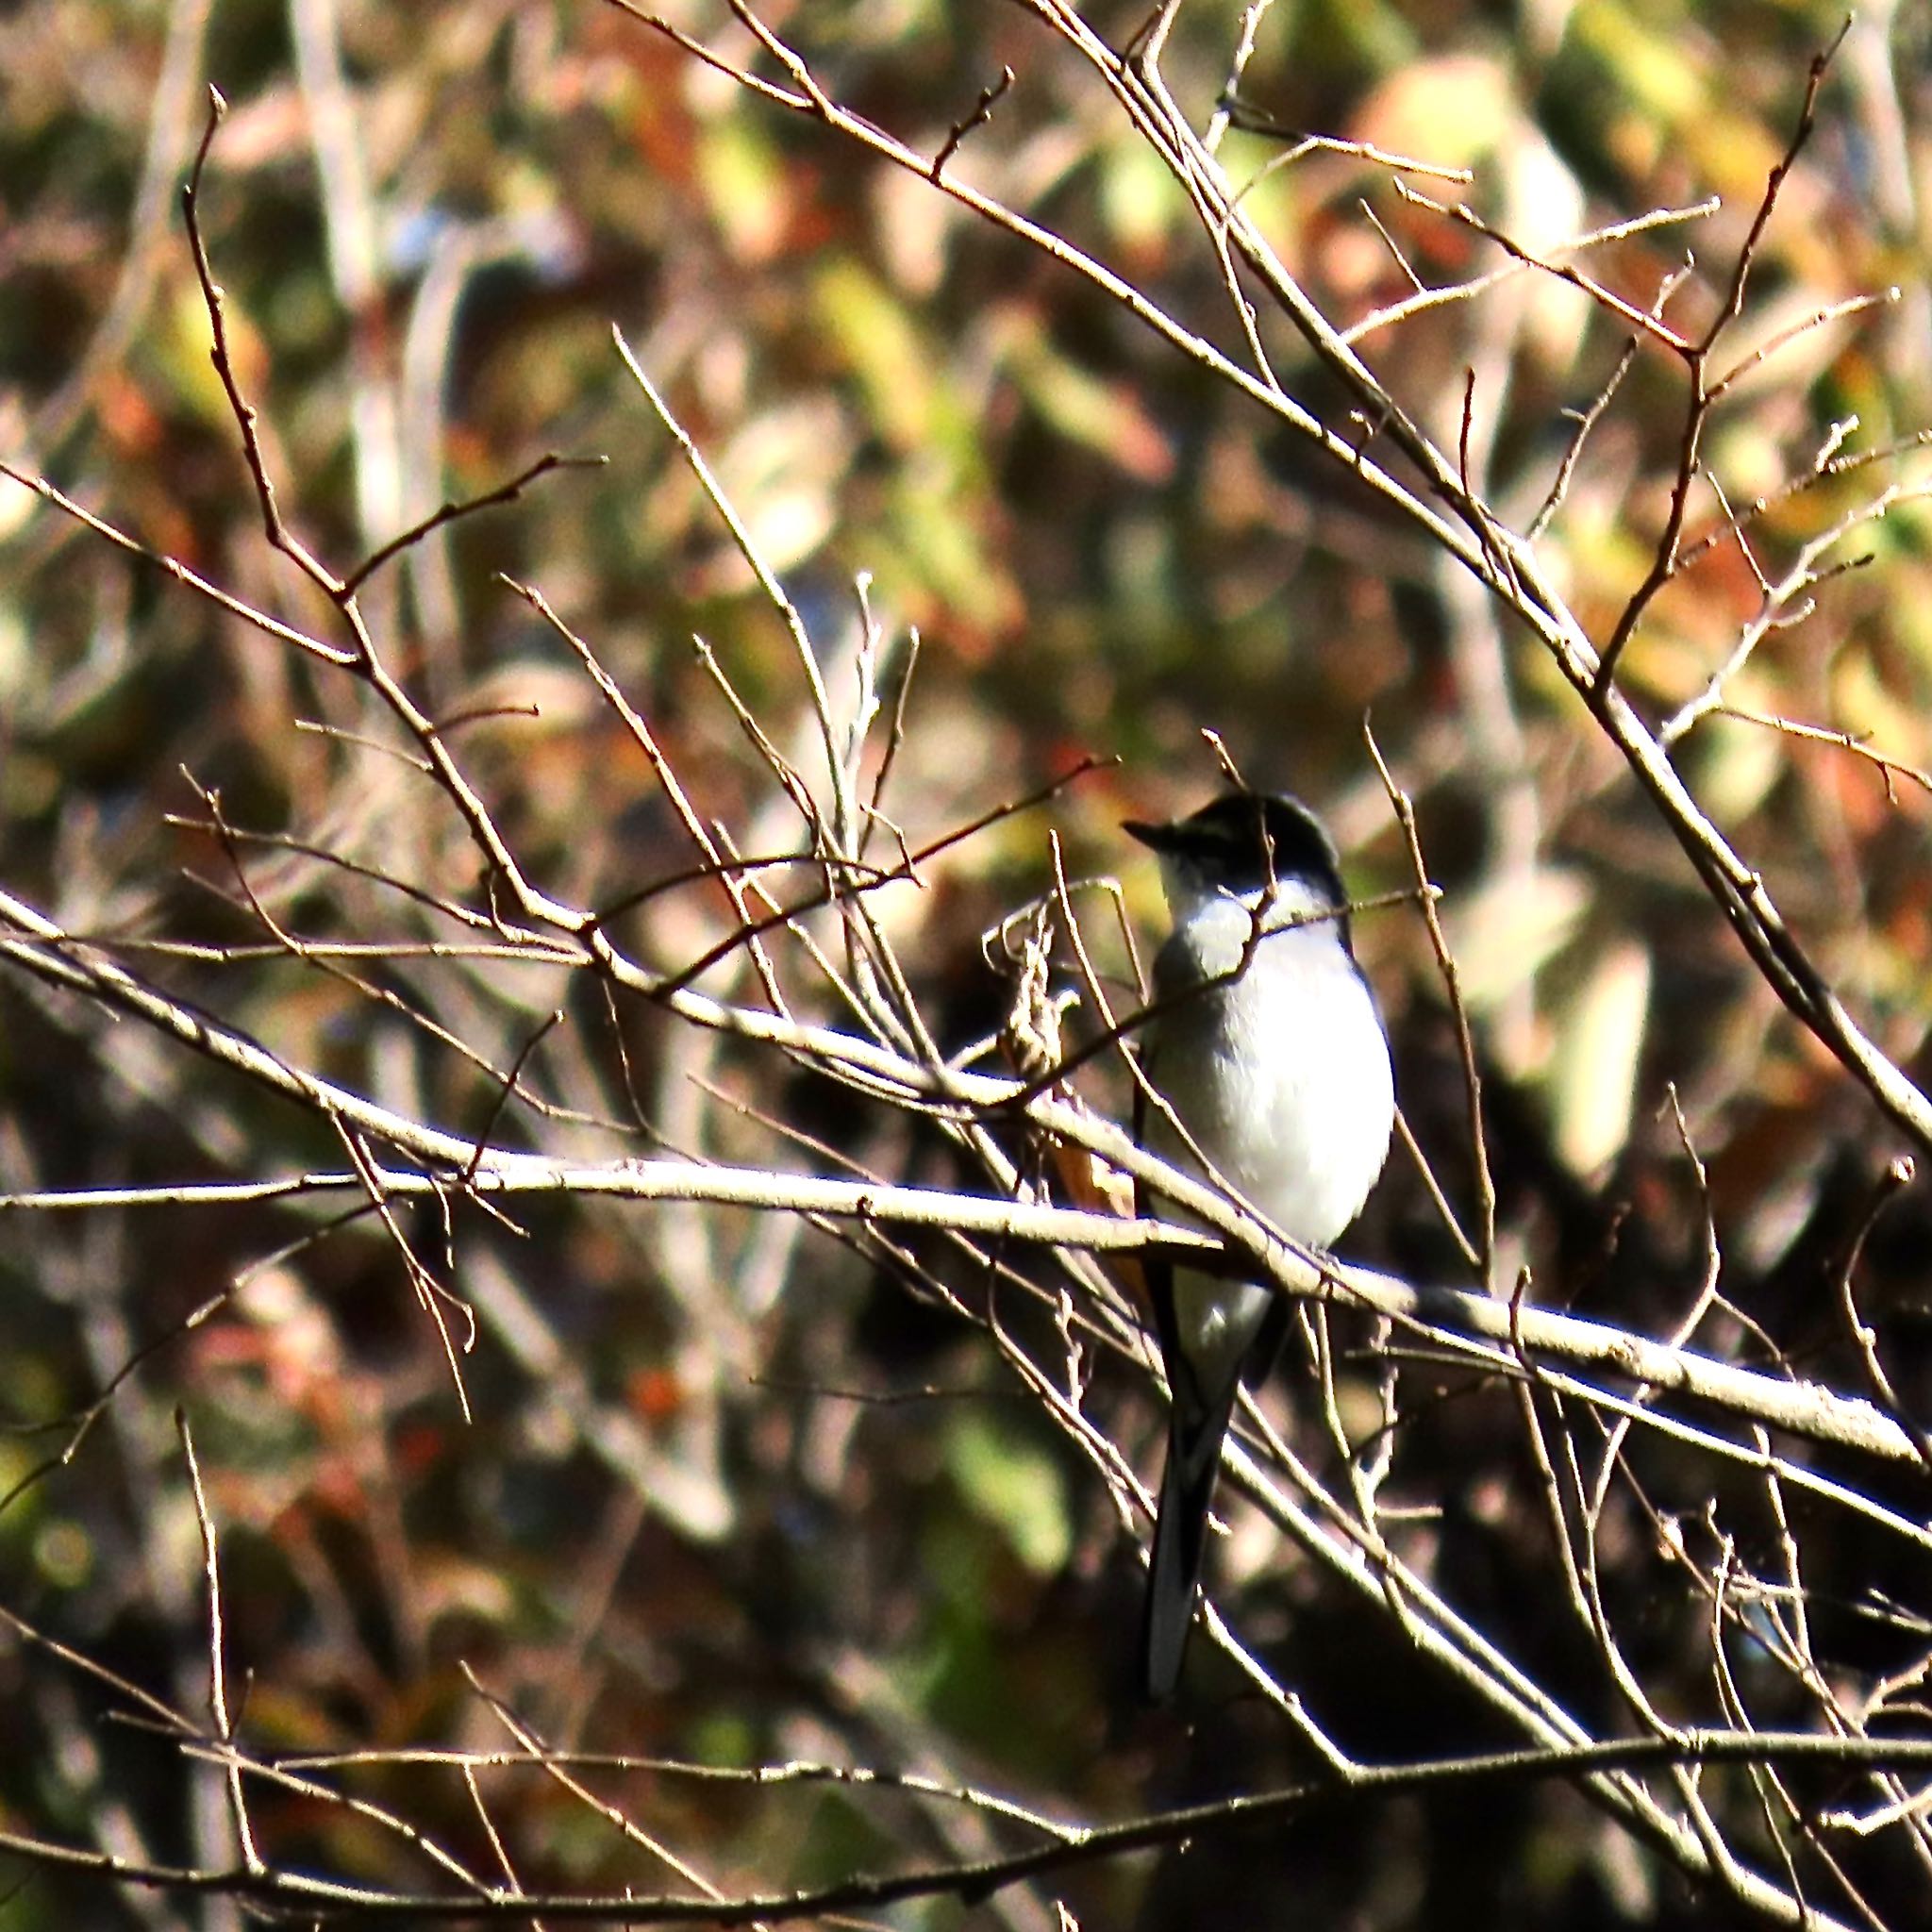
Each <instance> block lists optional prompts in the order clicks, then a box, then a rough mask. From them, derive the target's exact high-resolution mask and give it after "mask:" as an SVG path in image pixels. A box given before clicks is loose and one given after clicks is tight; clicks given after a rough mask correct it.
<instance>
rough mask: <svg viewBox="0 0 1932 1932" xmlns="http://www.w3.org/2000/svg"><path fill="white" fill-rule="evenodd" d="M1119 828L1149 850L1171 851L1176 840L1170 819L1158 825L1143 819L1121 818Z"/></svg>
mask: <svg viewBox="0 0 1932 1932" xmlns="http://www.w3.org/2000/svg"><path fill="white" fill-rule="evenodd" d="M1121 830H1122V831H1124V833H1125V834H1126V835H1127V837H1128V838H1130V839H1138V840H1139V841H1141V844H1143V845H1144V846H1146V847H1147V848H1148V850H1149V851H1150V852H1172V851H1173V850H1174V846H1175V844H1176V843H1177V842H1178V841H1176V840H1175V838H1174V822H1173V821H1172V820H1171V819H1170V820H1166V821H1164V822H1163V823H1161V824H1158V825H1157V824H1149V823H1148V822H1147V820H1145V819H1123V820H1122V821H1121Z"/></svg>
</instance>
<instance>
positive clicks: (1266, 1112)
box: [1124, 791, 1395, 1701]
mask: <svg viewBox="0 0 1932 1932" xmlns="http://www.w3.org/2000/svg"><path fill="white" fill-rule="evenodd" d="M1124 830H1126V831H1127V832H1129V833H1130V834H1131V835H1132V836H1133V837H1134V838H1136V839H1138V840H1139V841H1141V844H1143V845H1146V846H1148V847H1150V848H1151V849H1152V850H1153V851H1154V852H1155V853H1157V854H1158V857H1159V859H1160V874H1161V883H1162V886H1163V887H1164V889H1165V891H1166V894H1167V906H1168V912H1169V916H1170V917H1171V919H1172V921H1173V926H1174V929H1173V931H1172V932H1171V933H1170V934H1169V935H1168V938H1167V941H1166V942H1165V943H1164V944H1163V945H1162V946H1161V948H1160V951H1159V953H1158V955H1157V956H1156V958H1155V961H1154V991H1155V1002H1154V1018H1153V1020H1152V1021H1151V1022H1150V1024H1149V1026H1148V1029H1147V1036H1146V1039H1145V1041H1144V1043H1143V1046H1142V1051H1141V1064H1142V1067H1143V1069H1144V1072H1145V1074H1146V1077H1147V1082H1148V1085H1149V1086H1150V1087H1151V1088H1152V1089H1153V1090H1154V1091H1155V1092H1156V1093H1158V1095H1160V1097H1161V1098H1162V1100H1164V1101H1165V1103H1166V1107H1165V1108H1161V1107H1158V1106H1156V1105H1154V1104H1153V1103H1152V1102H1150V1101H1149V1100H1147V1098H1146V1097H1145V1096H1144V1095H1143V1096H1142V1097H1141V1100H1140V1101H1139V1103H1138V1105H1137V1108H1136V1120H1135V1131H1136V1138H1137V1139H1138V1140H1139V1141H1141V1144H1142V1145H1143V1146H1145V1147H1146V1148H1147V1149H1148V1150H1149V1151H1150V1152H1152V1153H1155V1154H1158V1155H1159V1156H1160V1157H1161V1158H1163V1159H1165V1160H1167V1161H1169V1162H1171V1163H1172V1164H1173V1165H1174V1166H1176V1167H1178V1168H1180V1169H1181V1170H1182V1171H1183V1172H1188V1173H1191V1174H1194V1175H1195V1176H1197V1177H1199V1178H1202V1179H1205V1180H1207V1181H1208V1182H1209V1183H1210V1184H1211V1185H1216V1186H1220V1187H1224V1188H1226V1189H1228V1190H1230V1191H1232V1192H1233V1193H1234V1194H1235V1195H1236V1196H1237V1197H1238V1198H1239V1199H1240V1200H1241V1202H1242V1203H1243V1204H1245V1205H1246V1206H1247V1207H1248V1208H1252V1209H1253V1210H1254V1211H1255V1212H1257V1213H1258V1214H1260V1215H1261V1216H1262V1217H1264V1218H1265V1219H1266V1220H1267V1221H1269V1222H1270V1223H1271V1224H1273V1225H1274V1227H1275V1228H1277V1229H1278V1230H1279V1231H1280V1232H1281V1233H1282V1234H1284V1235H1286V1236H1288V1237H1289V1238H1290V1239H1291V1240H1292V1241H1299V1242H1301V1243H1302V1244H1303V1245H1305V1246H1307V1247H1317V1248H1322V1247H1326V1246H1327V1245H1328V1243H1329V1242H1331V1241H1334V1239H1335V1238H1336V1236H1337V1235H1339V1234H1340V1233H1341V1231H1342V1229H1343V1228H1345V1227H1346V1226H1347V1225H1348V1224H1349V1223H1350V1222H1351V1221H1353V1220H1354V1219H1355V1217H1356V1215H1357V1213H1358V1212H1360V1210H1361V1205H1362V1202H1363V1201H1364V1200H1365V1199H1366V1198H1367V1196H1368V1191H1369V1190H1370V1188H1371V1187H1373V1186H1374V1181H1375V1176H1376V1175H1377V1174H1380V1173H1381V1171H1382V1163H1383V1161H1384V1159H1385V1158H1387V1156H1388V1152H1389V1135H1390V1130H1391V1126H1392V1124H1393V1122H1394V1113H1395V1089H1394V1079H1393V1076H1392V1074H1391V1070H1390V1065H1389V1040H1388V1035H1387V1034H1386V1033H1385V1032H1384V1031H1383V1028H1382V1019H1381V1015H1380V1013H1379V1012H1378V1011H1377V1010H1376V1008H1375V1000H1374V994H1373V993H1372V992H1371V991H1369V984H1368V981H1367V980H1366V979H1364V978H1363V977H1362V973H1361V968H1360V967H1358V966H1357V964H1356V960H1355V954H1354V952H1353V951H1352V950H1351V948H1350V945H1349V936H1348V917H1347V912H1346V908H1347V905H1348V896H1347V894H1346V892H1345V891H1343V890H1342V884H1341V872H1340V870H1339V867H1338V864H1337V860H1336V855H1335V847H1334V845H1333V844H1332V843H1331V842H1330V841H1329V838H1328V835H1327V833H1326V832H1325V831H1324V830H1323V828H1322V825H1321V824H1320V822H1319V821H1318V820H1317V819H1316V818H1315V816H1314V814H1313V813H1312V812H1310V811H1309V810H1308V809H1307V807H1306V806H1304V805H1302V804H1301V803H1300V801H1299V800H1297V799H1293V798H1290V797H1288V796H1287V795H1286V794H1284V793H1263V792H1256V791H1226V792H1224V793H1223V794H1222V795H1221V796H1220V797H1219V798H1217V799H1215V800H1214V801H1213V802H1212V803H1211V804H1209V805H1206V806H1203V807H1202V808H1201V809H1200V810H1199V811H1197V812H1194V813H1193V814H1192V815H1191V816H1190V817H1188V818H1184V819H1176V820H1174V821H1172V822H1171V823H1167V824H1142V823H1141V822H1140V821H1137V820H1128V821H1127V822H1126V824H1125V825H1124ZM1170 1110H1171V1111H1172V1114H1173V1116H1174V1118H1173V1119H1172V1120H1170V1119H1169V1118H1168V1117H1167V1114H1168V1112H1169V1111H1170ZM1141 1206H1142V1211H1146V1209H1147V1208H1148V1206H1149V1204H1148V1203H1147V1202H1146V1201H1145V1200H1144V1199H1143V1201H1142V1204H1141ZM1147 1274H1148V1287H1149V1291H1150V1292H1151V1294H1152V1297H1153V1302H1154V1309H1155V1317H1156V1320H1157V1322H1158V1326H1159V1334H1160V1347H1161V1353H1162V1355H1163V1357H1165V1359H1166V1363H1167V1379H1168V1385H1169V1388H1170V1390H1171V1391H1172V1394H1173V1407H1172V1409H1171V1411H1170V1418H1169V1424H1168V1430H1169V1433H1168V1450H1167V1468H1166V1470H1165V1472H1164V1474H1162V1476H1161V1480H1160V1511H1159V1515H1158V1519H1157V1521H1156V1524H1155V1529H1154V1554H1153V1557H1152V1559H1151V1561H1150V1563H1149V1574H1148V1584H1147V1610H1146V1623H1145V1628H1144V1650H1143V1656H1144V1660H1145V1673H1146V1674H1145V1684H1146V1689H1147V1694H1148V1696H1149V1697H1151V1698H1153V1699H1155V1700H1157V1701H1158V1700H1160V1699H1164V1698H1166V1697H1167V1696H1168V1695H1170V1694H1171V1693H1172V1691H1173V1690H1174V1685H1175V1683H1176V1681H1177V1680H1178V1679H1179V1676H1180V1669H1181V1659H1182V1657H1183V1656H1184V1654H1185V1652H1186V1649H1187V1641H1188V1632H1189V1629H1190V1627H1191V1624H1192V1622H1193V1614H1194V1590H1195V1586H1196V1584H1197V1583H1198V1582H1199V1580H1200V1575H1201V1558H1202V1554H1203V1550H1204V1547H1205V1544H1206V1541H1207V1534H1208V1505H1209V1503H1210V1502H1211V1500H1212V1498H1213V1494H1214V1478H1215V1474H1216V1473H1217V1472H1218V1470H1219V1469H1220V1467H1221V1444H1222V1439H1223V1438H1224V1436H1225V1435H1226V1433H1227V1427H1228V1424H1229V1422H1230V1420H1231V1419H1232V1417H1233V1414H1234V1405H1235V1397H1236V1393H1237V1391H1239V1390H1240V1388H1241V1383H1242V1382H1243V1381H1244V1380H1245V1381H1249V1382H1253V1381H1255V1380H1257V1379H1258V1378H1259V1377H1260V1376H1262V1375H1265V1374H1267V1372H1268V1369H1269V1368H1270V1366H1271V1365H1272V1364H1273V1361H1274V1354H1275V1352H1276V1350H1277V1348H1278V1347H1279V1344H1280V1341H1281V1338H1282V1336H1283V1334H1284V1333H1285V1331H1286V1324H1287V1312H1288V1307H1289V1304H1288V1303H1287V1302H1286V1301H1285V1300H1283V1299H1282V1298H1280V1297H1279V1296H1277V1295H1276V1294H1275V1293H1274V1291H1272V1290H1271V1289H1268V1288H1266V1287H1262V1286H1260V1285H1258V1284H1257V1283H1255V1282H1251V1281H1239V1280H1234V1279H1231V1278H1223V1277H1219V1276H1215V1275H1210V1274H1200V1273H1197V1272H1195V1271H1193V1270H1190V1269H1185V1268H1174V1266H1172V1265H1171V1264H1162V1263H1159V1262H1156V1263H1154V1264H1153V1265H1151V1266H1150V1267H1149V1269H1148V1271H1147Z"/></svg>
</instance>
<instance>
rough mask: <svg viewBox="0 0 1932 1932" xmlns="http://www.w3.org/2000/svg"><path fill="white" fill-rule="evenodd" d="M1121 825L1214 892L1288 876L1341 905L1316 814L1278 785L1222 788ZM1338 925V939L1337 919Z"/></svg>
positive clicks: (1331, 851) (1251, 888) (1257, 886)
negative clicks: (1172, 815)
mask: <svg viewBox="0 0 1932 1932" xmlns="http://www.w3.org/2000/svg"><path fill="white" fill-rule="evenodd" d="M1121 829H1122V830H1123V831H1124V832H1126V833H1128V834H1129V835H1130V836H1131V837H1133V838H1136V839H1138V840H1139V841H1141V844H1143V845H1145V846H1146V847H1148V848H1149V850H1150V851H1153V852H1157V853H1158V854H1159V855H1160V857H1161V858H1162V859H1164V860H1166V861H1167V862H1169V863H1170V864H1179V865H1182V866H1185V867H1187V868H1188V869H1189V870H1190V871H1191V872H1192V873H1193V874H1195V875H1196V876H1197V877H1198V878H1199V879H1200V880H1201V882H1202V883H1203V884H1204V885H1205V886H1206V887H1208V889H1209V890H1211V891H1221V892H1231V893H1235V894H1237V895H1245V894H1247V893H1249V892H1262V891H1267V890H1268V888H1269V887H1270V886H1279V885H1285V884H1287V883H1289V882H1290V881H1291V880H1293V881H1300V882H1303V883H1306V884H1307V885H1308V886H1310V887H1312V888H1314V890H1315V891H1316V892H1317V893H1319V894H1321V895H1324V896H1325V897H1326V899H1327V901H1328V903H1329V904H1330V905H1331V906H1335V907H1338V908H1340V907H1344V906H1346V905H1347V904H1348V893H1347V891H1345V890H1344V889H1343V886H1342V883H1341V860H1340V859H1339V858H1337V856H1336V851H1335V844H1334V841H1332V840H1331V839H1330V838H1329V836H1328V834H1327V833H1326V832H1325V831H1324V829H1323V827H1322V822H1321V820H1320V819H1318V818H1317V817H1316V816H1315V815H1314V813H1313V812H1311V811H1310V810H1309V809H1308V808H1307V806H1305V805H1304V804H1303V803H1302V802H1301V800H1300V799H1298V798H1291V797H1290V796H1289V794H1288V793H1287V792H1285V791H1224V792H1223V793H1222V794H1221V796H1220V797H1219V798H1216V799H1214V800H1212V801H1210V802H1209V803H1208V804H1207V805H1204V806H1203V807H1202V808H1201V809H1200V810H1199V811H1196V812H1190V813H1189V814H1188V816H1187V817H1186V818H1184V819H1169V820H1166V821H1165V822H1163V823H1162V824H1148V823H1147V822H1146V821H1145V820H1142V819H1125V820H1123V821H1122V825H1121ZM1341 930H1342V937H1343V939H1344V940H1346V938H1347V935H1348V928H1347V923H1346V922H1345V921H1344V922H1342V923H1341Z"/></svg>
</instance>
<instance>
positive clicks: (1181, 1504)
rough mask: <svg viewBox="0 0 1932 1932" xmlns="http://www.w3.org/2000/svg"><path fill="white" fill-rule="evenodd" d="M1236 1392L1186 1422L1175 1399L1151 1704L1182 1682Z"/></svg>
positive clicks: (1148, 1666) (1152, 1583)
mask: <svg viewBox="0 0 1932 1932" xmlns="http://www.w3.org/2000/svg"><path fill="white" fill-rule="evenodd" d="M1234 1400H1235V1390H1234V1389H1232V1388H1231V1389H1229V1390H1228V1391H1227V1393H1226V1395H1225V1396H1224V1397H1223V1398H1222V1400H1221V1401H1220V1402H1219V1403H1217V1404H1216V1405H1215V1407H1213V1408H1212V1409H1211V1410H1209V1411H1208V1413H1207V1414H1205V1415H1200V1416H1194V1417H1184V1416H1183V1415H1182V1414H1181V1406H1180V1403H1179V1402H1178V1400H1177V1401H1176V1404H1175V1407H1174V1412H1173V1417H1172V1420H1171V1422H1170V1424H1169V1430H1168V1442H1167V1467H1166V1468H1165V1469H1164V1470H1163V1471H1162V1472H1161V1476H1160V1512H1159V1514H1158V1516H1157V1517H1156V1518H1155V1522H1154V1554H1153V1556H1152V1557H1150V1558H1149V1559H1148V1564H1147V1607H1146V1616H1145V1619H1144V1621H1143V1623H1142V1625H1141V1657H1142V1659H1143V1671H1144V1675H1143V1678H1142V1681H1143V1683H1144V1684H1145V1686H1146V1691H1147V1695H1148V1697H1149V1699H1150V1700H1151V1701H1152V1702H1154V1703H1156V1704H1162V1703H1165V1702H1166V1700H1167V1699H1168V1698H1169V1697H1171V1696H1173V1695H1174V1686H1175V1685H1176V1684H1177V1683H1178V1682H1179V1681H1180V1674H1181V1662H1182V1659H1183V1658H1184V1657H1186V1656H1187V1652H1188V1633H1189V1632H1190V1631H1191V1629H1192V1628H1193V1624H1194V1589H1195V1586H1196V1585H1197V1584H1198V1583H1199V1582H1200V1580H1201V1558H1202V1557H1203V1555H1204V1554H1205V1552H1206V1549H1207V1543H1208V1506H1209V1505H1210V1504H1211V1503H1212V1502H1213V1500H1214V1478H1215V1476H1216V1475H1217V1474H1219V1473H1220V1469H1221V1442H1222V1439H1223V1437H1224V1436H1225V1435H1226V1434H1227V1425H1228V1424H1229V1422H1230V1421H1231V1420H1232V1419H1233V1416H1234Z"/></svg>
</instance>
